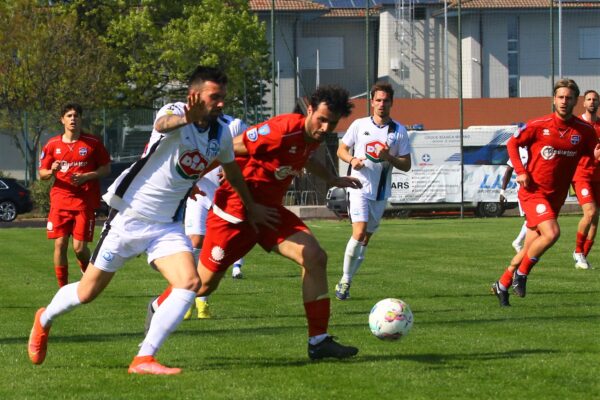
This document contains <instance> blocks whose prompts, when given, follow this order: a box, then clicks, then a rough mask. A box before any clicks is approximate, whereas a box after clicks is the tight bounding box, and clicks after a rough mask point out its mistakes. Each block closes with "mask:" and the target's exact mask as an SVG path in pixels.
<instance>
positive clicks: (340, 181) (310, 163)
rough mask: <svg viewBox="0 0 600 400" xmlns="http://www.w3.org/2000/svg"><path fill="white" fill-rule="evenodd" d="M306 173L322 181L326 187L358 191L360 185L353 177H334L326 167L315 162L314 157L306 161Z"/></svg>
mask: <svg viewBox="0 0 600 400" xmlns="http://www.w3.org/2000/svg"><path fill="white" fill-rule="evenodd" d="M305 167H306V169H307V170H308V172H310V173H311V174H314V175H316V176H318V177H319V178H321V179H323V180H324V181H325V182H326V183H327V186H337V187H349V188H353V189H360V188H361V187H362V184H361V183H360V181H359V180H358V179H357V178H355V177H353V176H337V175H334V174H333V173H332V172H331V171H330V170H329V169H327V167H325V166H324V165H323V164H322V163H320V162H319V161H317V160H316V159H315V158H314V157H310V158H309V159H308V160H307V161H306V165H305Z"/></svg>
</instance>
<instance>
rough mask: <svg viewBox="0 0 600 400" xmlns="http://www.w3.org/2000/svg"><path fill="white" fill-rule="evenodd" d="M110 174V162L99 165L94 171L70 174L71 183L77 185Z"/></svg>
mask: <svg viewBox="0 0 600 400" xmlns="http://www.w3.org/2000/svg"><path fill="white" fill-rule="evenodd" d="M109 174H110V163H108V164H104V165H101V166H99V167H98V168H97V169H96V170H95V171H90V172H85V173H83V174H73V175H71V183H73V184H74V185H76V186H79V185H81V184H83V183H85V182H87V181H91V180H93V179H102V178H104V177H105V176H108V175H109Z"/></svg>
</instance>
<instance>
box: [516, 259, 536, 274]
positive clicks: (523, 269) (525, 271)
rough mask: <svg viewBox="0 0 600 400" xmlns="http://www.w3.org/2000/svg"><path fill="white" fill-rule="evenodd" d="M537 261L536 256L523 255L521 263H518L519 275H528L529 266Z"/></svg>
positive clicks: (531, 266)
mask: <svg viewBox="0 0 600 400" xmlns="http://www.w3.org/2000/svg"><path fill="white" fill-rule="evenodd" d="M537 262H538V259H537V258H536V257H531V258H529V257H527V256H525V257H523V261H521V265H519V272H520V273H521V275H529V272H530V271H531V268H533V266H534V265H535V264H537Z"/></svg>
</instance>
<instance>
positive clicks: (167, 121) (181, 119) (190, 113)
mask: <svg viewBox="0 0 600 400" xmlns="http://www.w3.org/2000/svg"><path fill="white" fill-rule="evenodd" d="M207 112H208V111H207V109H206V107H205V104H204V101H202V100H200V93H190V94H189V95H188V97H187V104H186V105H185V106H184V110H183V113H169V114H166V115H163V116H161V117H159V118H157V119H156V121H154V129H155V130H156V131H158V132H160V133H170V132H173V131H175V130H176V129H179V128H181V127H182V126H185V125H188V124H191V123H193V122H200V121H201V120H203V119H204V117H206V115H207Z"/></svg>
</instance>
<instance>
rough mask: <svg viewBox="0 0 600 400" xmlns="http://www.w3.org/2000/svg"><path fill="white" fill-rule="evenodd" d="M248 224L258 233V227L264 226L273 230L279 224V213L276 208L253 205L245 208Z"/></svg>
mask: <svg viewBox="0 0 600 400" xmlns="http://www.w3.org/2000/svg"><path fill="white" fill-rule="evenodd" d="M246 214H247V217H248V223H249V224H250V226H252V228H253V229H254V230H255V231H256V232H258V225H264V226H266V227H267V228H269V229H272V230H275V229H277V226H278V225H279V224H280V222H281V220H280V218H279V211H277V209H276V208H272V207H267V206H263V205H262V204H258V203H254V204H252V205H251V206H249V207H246Z"/></svg>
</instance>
